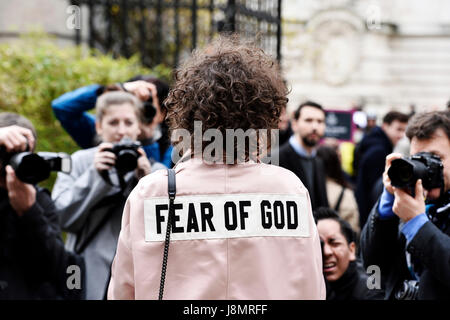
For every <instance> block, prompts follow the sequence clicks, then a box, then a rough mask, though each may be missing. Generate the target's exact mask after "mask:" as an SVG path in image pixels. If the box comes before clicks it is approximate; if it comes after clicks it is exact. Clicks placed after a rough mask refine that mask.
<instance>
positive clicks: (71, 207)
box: [52, 91, 164, 300]
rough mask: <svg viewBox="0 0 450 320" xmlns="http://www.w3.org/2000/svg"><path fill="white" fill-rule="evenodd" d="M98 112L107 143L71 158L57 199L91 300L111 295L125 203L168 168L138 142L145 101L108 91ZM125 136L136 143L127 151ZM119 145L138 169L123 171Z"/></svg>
mask: <svg viewBox="0 0 450 320" xmlns="http://www.w3.org/2000/svg"><path fill="white" fill-rule="evenodd" d="M96 112H97V114H96V124H95V128H96V131H97V134H98V135H99V136H100V138H101V139H102V141H103V142H102V143H101V144H100V145H99V146H98V147H94V148H90V149H85V150H80V151H77V152H75V153H74V154H73V155H72V160H73V168H72V172H71V173H70V175H67V174H61V173H60V174H58V178H57V180H56V183H55V186H54V188H53V192H52V197H53V199H54V201H55V204H56V207H57V209H58V213H59V216H60V219H61V225H62V228H63V229H64V230H65V231H68V232H69V234H68V239H67V242H66V247H67V248H68V249H70V250H73V251H75V252H77V253H80V254H81V255H82V256H83V257H84V259H85V263H86V284H87V291H86V297H87V299H96V300H97V299H102V298H103V297H104V295H105V292H106V287H107V284H108V281H109V271H110V264H111V261H112V259H113V257H114V253H115V251H116V244H117V238H118V235H119V231H120V221H121V216H122V210H123V205H124V203H125V200H126V198H127V196H128V194H129V192H130V191H131V189H132V188H133V187H134V186H135V185H136V183H137V181H138V179H140V178H141V177H143V176H145V175H146V174H149V173H150V172H151V170H157V169H161V168H164V166H163V165H161V164H158V163H154V164H153V165H151V164H150V162H149V160H148V159H147V157H146V156H145V152H144V150H143V149H142V148H140V147H139V148H137V146H136V143H135V142H133V141H134V140H136V139H137V137H138V135H139V133H140V125H141V121H142V120H141V119H142V103H141V101H139V99H138V98H137V97H136V96H134V95H132V94H130V93H126V92H123V91H114V92H107V93H105V94H103V95H102V96H100V97H99V98H98V99H97V105H96ZM124 138H128V139H130V140H131V142H129V143H125V147H124V143H123V141H124V140H123V139H124ZM121 141H122V143H120V144H118V143H119V142H121ZM127 144H129V146H126V145H127ZM117 147H119V149H122V150H124V151H125V155H126V156H131V157H132V158H133V154H135V156H136V157H135V158H134V161H135V163H134V167H131V168H128V169H129V170H124V169H123V168H122V167H119V163H122V162H123V161H122V162H119V155H120V153H119V152H117V151H115V149H117ZM120 159H122V157H120ZM131 160H133V159H131ZM130 169H131V170H130Z"/></svg>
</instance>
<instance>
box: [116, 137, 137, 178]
mask: <svg viewBox="0 0 450 320" xmlns="http://www.w3.org/2000/svg"><path fill="white" fill-rule="evenodd" d="M140 146H141V143H140V142H139V141H133V140H131V139H129V138H123V139H122V140H120V141H119V142H117V143H115V144H114V146H113V148H112V149H111V150H109V151H111V152H112V153H114V154H115V155H116V165H115V167H116V169H117V172H120V173H126V172H129V171H132V170H134V169H136V168H137V160H138V158H139V157H140V156H141V154H140V153H139V152H138V151H137V150H138V148H139V147H140Z"/></svg>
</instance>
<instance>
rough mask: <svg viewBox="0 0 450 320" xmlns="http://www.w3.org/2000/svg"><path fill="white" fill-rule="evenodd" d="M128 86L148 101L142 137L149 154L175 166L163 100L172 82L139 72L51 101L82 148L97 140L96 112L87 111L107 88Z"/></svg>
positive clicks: (80, 89) (55, 112) (163, 162)
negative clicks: (120, 79)
mask: <svg viewBox="0 0 450 320" xmlns="http://www.w3.org/2000/svg"><path fill="white" fill-rule="evenodd" d="M111 90H125V91H128V92H131V93H133V94H134V95H136V96H137V97H138V98H139V99H141V100H142V101H143V102H144V104H145V122H146V124H145V125H144V126H143V128H141V129H142V130H141V131H142V134H141V136H140V140H141V142H142V144H143V149H144V150H145V152H146V154H147V157H148V158H149V159H153V160H154V161H156V162H161V163H162V164H164V165H165V166H166V167H171V166H172V159H171V154H172V149H173V148H172V146H171V145H170V140H169V137H168V135H167V126H166V125H165V123H164V117H165V113H166V110H165V108H164V104H163V101H164V100H165V98H166V97H167V95H168V93H169V86H168V85H167V84H166V83H165V82H163V81H161V80H159V79H156V78H153V77H150V76H136V77H134V78H132V79H130V80H129V81H127V82H125V83H118V84H115V85H110V86H102V85H98V84H94V85H89V86H85V87H82V88H79V89H76V90H74V91H71V92H67V93H65V94H63V95H62V96H60V97H58V98H57V99H55V100H53V101H52V109H53V112H54V114H55V116H56V118H57V119H58V120H59V121H60V123H61V125H62V126H63V128H64V129H65V130H66V131H67V132H68V133H69V135H70V136H71V137H72V138H73V139H74V140H75V142H76V143H77V144H78V145H79V146H80V147H81V148H83V149H86V148H91V147H93V146H95V145H96V144H97V143H96V142H98V141H96V131H95V116H94V115H92V114H89V113H88V112H87V111H88V110H90V109H93V108H94V107H95V103H96V101H97V98H98V97H99V96H100V95H101V94H102V93H104V92H105V91H111Z"/></svg>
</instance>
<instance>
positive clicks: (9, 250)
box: [0, 112, 84, 299]
mask: <svg viewBox="0 0 450 320" xmlns="http://www.w3.org/2000/svg"><path fill="white" fill-rule="evenodd" d="M35 137H36V133H35V130H34V127H33V125H32V124H31V122H30V121H28V120H27V119H26V118H24V117H22V116H20V115H18V114H14V113H7V112H4V113H0V299H79V298H81V294H82V292H81V290H82V288H83V287H84V284H82V283H81V280H82V279H80V285H81V286H82V287H81V288H80V289H73V290H70V289H69V288H68V286H67V284H66V281H67V277H68V276H69V275H68V273H66V271H67V268H68V267H69V266H71V265H76V266H78V267H79V268H80V270H82V268H83V264H82V263H83V262H82V259H81V257H79V256H77V255H74V254H71V253H69V252H66V251H65V249H64V243H63V241H62V239H61V230H60V228H59V225H58V216H57V215H56V212H55V211H56V210H55V207H54V204H53V202H52V200H51V198H50V194H49V192H48V191H47V190H44V189H42V188H39V187H37V186H34V185H31V184H27V183H24V182H22V181H20V180H19V179H18V178H17V176H16V174H15V171H14V169H13V168H12V167H11V165H9V160H8V159H10V158H11V156H12V155H13V154H16V153H18V152H23V151H26V150H27V149H30V150H33V149H34V146H35V144H36V143H35V141H36V139H35ZM81 272H82V273H83V272H84V271H81ZM81 276H82V275H81Z"/></svg>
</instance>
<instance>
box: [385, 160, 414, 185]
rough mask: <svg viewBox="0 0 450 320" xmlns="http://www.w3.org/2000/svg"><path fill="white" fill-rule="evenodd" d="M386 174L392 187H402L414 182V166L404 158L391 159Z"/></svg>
mask: <svg viewBox="0 0 450 320" xmlns="http://www.w3.org/2000/svg"><path fill="white" fill-rule="evenodd" d="M388 175H389V178H390V179H391V184H392V185H393V186H394V187H398V188H404V187H406V186H408V185H410V184H411V183H414V167H413V165H412V164H411V163H410V162H409V161H408V160H405V159H395V160H394V161H392V164H391V167H390V168H389V170H388Z"/></svg>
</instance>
